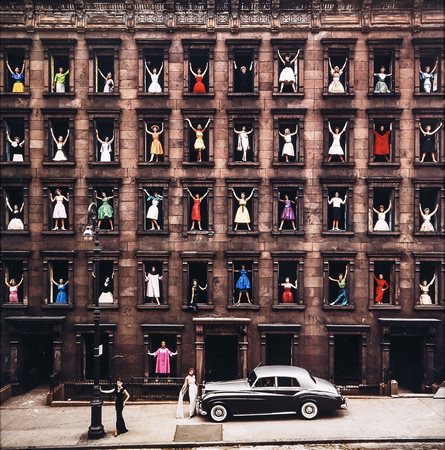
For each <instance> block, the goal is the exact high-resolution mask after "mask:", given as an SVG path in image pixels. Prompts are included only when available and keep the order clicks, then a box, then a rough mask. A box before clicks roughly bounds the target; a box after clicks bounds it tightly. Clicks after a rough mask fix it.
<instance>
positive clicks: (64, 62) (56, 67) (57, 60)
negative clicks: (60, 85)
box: [49, 52, 70, 92]
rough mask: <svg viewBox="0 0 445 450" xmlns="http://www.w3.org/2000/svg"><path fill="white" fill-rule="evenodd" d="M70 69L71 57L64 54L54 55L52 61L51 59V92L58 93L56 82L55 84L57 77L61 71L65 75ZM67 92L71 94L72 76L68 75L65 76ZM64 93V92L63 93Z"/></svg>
mask: <svg viewBox="0 0 445 450" xmlns="http://www.w3.org/2000/svg"><path fill="white" fill-rule="evenodd" d="M69 68H70V57H69V55H66V54H62V53H56V52H54V53H52V54H51V59H50V67H49V70H50V73H49V77H50V83H49V86H50V90H51V91H52V92H57V89H56V82H55V78H54V77H55V76H56V74H58V73H59V71H60V69H63V71H62V73H63V74H65V73H66V72H67V71H68V70H69ZM64 85H65V92H70V74H69V73H68V74H67V75H66V76H65V83H64ZM62 92H63V91H62Z"/></svg>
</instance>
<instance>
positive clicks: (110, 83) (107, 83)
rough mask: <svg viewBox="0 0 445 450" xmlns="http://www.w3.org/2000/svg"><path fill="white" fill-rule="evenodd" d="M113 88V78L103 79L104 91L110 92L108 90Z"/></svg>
mask: <svg viewBox="0 0 445 450" xmlns="http://www.w3.org/2000/svg"><path fill="white" fill-rule="evenodd" d="M113 90H114V83H113V80H111V79H110V80H106V81H105V85H104V92H106V93H110V92H113Z"/></svg>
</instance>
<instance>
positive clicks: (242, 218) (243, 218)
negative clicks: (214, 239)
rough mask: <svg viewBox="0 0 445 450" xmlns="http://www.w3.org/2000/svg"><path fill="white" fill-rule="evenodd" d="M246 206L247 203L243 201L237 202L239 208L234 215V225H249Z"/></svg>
mask: <svg viewBox="0 0 445 450" xmlns="http://www.w3.org/2000/svg"><path fill="white" fill-rule="evenodd" d="M246 205H247V201H246V200H245V199H241V200H240V201H239V207H238V209H237V210H236V215H235V223H250V214H249V210H248V209H247V206H246Z"/></svg>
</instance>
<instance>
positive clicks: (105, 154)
mask: <svg viewBox="0 0 445 450" xmlns="http://www.w3.org/2000/svg"><path fill="white" fill-rule="evenodd" d="M111 152H112V149H111V142H105V141H103V142H102V146H101V147H100V161H101V162H111Z"/></svg>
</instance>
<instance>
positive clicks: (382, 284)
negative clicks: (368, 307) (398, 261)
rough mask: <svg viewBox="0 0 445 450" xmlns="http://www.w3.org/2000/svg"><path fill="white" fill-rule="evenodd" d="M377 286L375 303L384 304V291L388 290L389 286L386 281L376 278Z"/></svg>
mask: <svg viewBox="0 0 445 450" xmlns="http://www.w3.org/2000/svg"><path fill="white" fill-rule="evenodd" d="M374 279H375V282H376V283H377V286H376V287H375V299H374V302H375V303H382V302H383V296H384V295H385V291H384V290H383V289H385V290H386V289H388V288H389V284H388V283H387V282H386V281H385V280H383V279H382V280H381V279H380V278H377V277H374Z"/></svg>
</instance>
